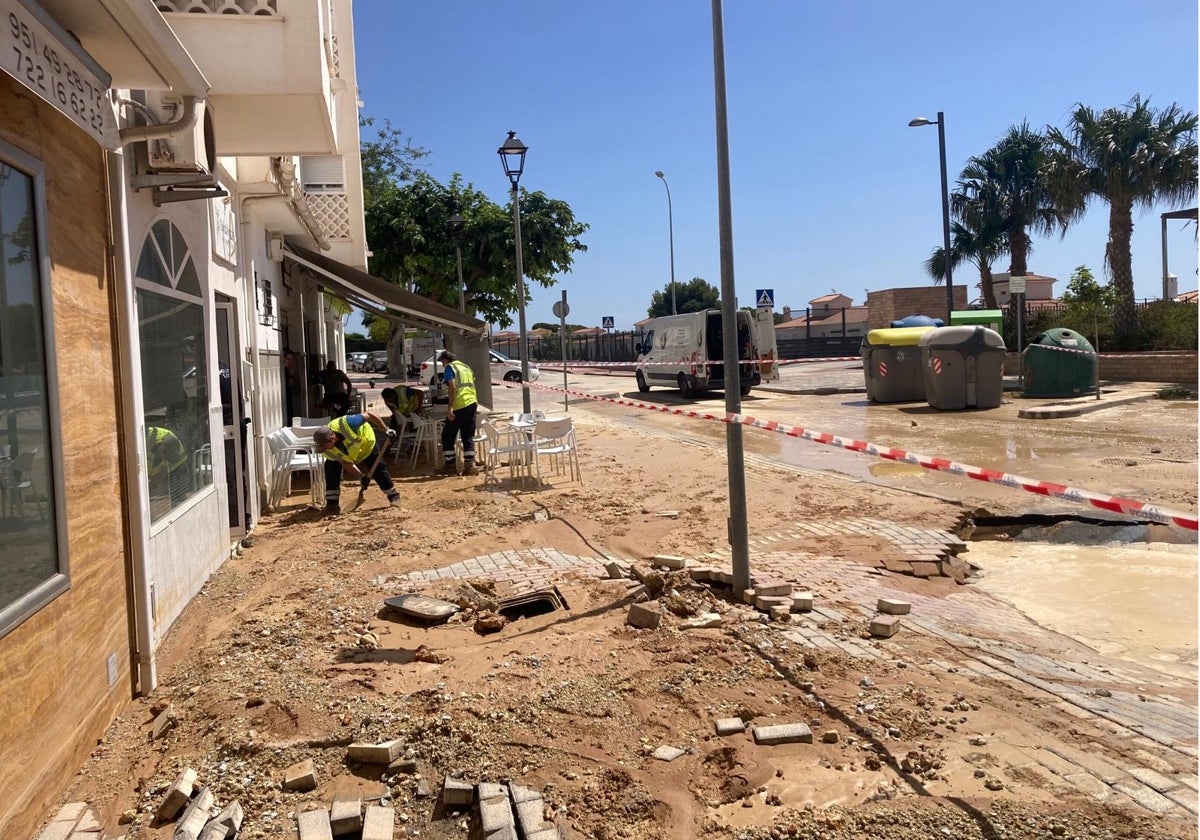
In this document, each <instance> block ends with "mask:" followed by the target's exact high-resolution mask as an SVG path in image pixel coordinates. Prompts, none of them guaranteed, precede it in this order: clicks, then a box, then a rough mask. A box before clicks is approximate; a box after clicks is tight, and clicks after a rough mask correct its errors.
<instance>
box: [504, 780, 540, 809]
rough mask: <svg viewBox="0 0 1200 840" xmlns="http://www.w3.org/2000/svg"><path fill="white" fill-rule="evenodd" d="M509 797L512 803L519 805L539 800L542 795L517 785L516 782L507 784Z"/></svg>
mask: <svg viewBox="0 0 1200 840" xmlns="http://www.w3.org/2000/svg"><path fill="white" fill-rule="evenodd" d="M508 791H509V795H510V796H511V797H512V801H513V802H515V803H517V804H518V805H520V804H521V803H522V802H529V801H531V800H534V799H541V798H542V795H541V794H540V793H538V792H537V791H536V790H534V789H533V788H527V787H525V786H524V785H519V784H517V783H516V782H509V783H508Z"/></svg>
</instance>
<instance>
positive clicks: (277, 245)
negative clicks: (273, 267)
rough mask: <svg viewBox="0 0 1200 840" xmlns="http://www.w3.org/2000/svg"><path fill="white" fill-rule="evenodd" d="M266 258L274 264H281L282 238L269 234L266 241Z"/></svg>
mask: <svg viewBox="0 0 1200 840" xmlns="http://www.w3.org/2000/svg"><path fill="white" fill-rule="evenodd" d="M267 256H268V257H270V258H271V260H272V261H274V262H283V237H282V236H278V235H276V234H271V236H270V237H269V238H268V239H267Z"/></svg>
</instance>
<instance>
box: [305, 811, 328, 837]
mask: <svg viewBox="0 0 1200 840" xmlns="http://www.w3.org/2000/svg"><path fill="white" fill-rule="evenodd" d="M296 828H297V830H298V832H299V834H300V840H333V831H332V829H330V827H329V812H328V811H326V810H325V809H324V808H317V809H316V810H314V811H304V812H302V813H299V814H297V815H296Z"/></svg>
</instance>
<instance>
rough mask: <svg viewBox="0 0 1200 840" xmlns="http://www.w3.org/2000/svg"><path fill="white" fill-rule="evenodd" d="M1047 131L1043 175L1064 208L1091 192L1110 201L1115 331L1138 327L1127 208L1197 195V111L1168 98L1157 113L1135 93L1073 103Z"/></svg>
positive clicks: (1128, 332)
mask: <svg viewBox="0 0 1200 840" xmlns="http://www.w3.org/2000/svg"><path fill="white" fill-rule="evenodd" d="M1048 136H1049V141H1050V144H1051V149H1052V154H1051V156H1050V159H1049V161H1048V165H1047V168H1046V172H1047V178H1048V181H1049V183H1050V185H1051V187H1052V188H1053V189H1054V191H1055V195H1056V197H1057V199H1058V201H1059V204H1060V206H1061V207H1062V208H1063V209H1064V211H1065V212H1067V213H1069V214H1070V216H1071V218H1079V217H1081V216H1082V215H1083V213H1084V212H1085V210H1086V209H1087V202H1088V200H1089V199H1090V198H1091V197H1093V196H1096V197H1098V198H1101V199H1103V200H1104V201H1106V202H1108V243H1107V245H1106V246H1105V249H1104V264H1105V267H1106V268H1107V270H1108V274H1109V276H1110V277H1111V278H1112V284H1113V287H1114V289H1115V290H1116V295H1117V303H1116V310H1115V312H1114V328H1115V330H1116V335H1117V338H1118V340H1122V339H1127V338H1129V337H1131V336H1133V334H1134V332H1135V331H1136V329H1137V309H1136V307H1135V302H1134V293H1133V257H1132V253H1131V250H1130V242H1131V240H1132V238H1133V208H1134V207H1139V208H1145V209H1149V208H1151V207H1153V206H1154V205H1155V203H1156V202H1159V201H1161V202H1165V203H1166V204H1167V205H1169V206H1176V205H1180V204H1183V203H1186V202H1190V201H1193V200H1195V198H1196V177H1197V149H1196V115H1195V114H1194V113H1191V112H1185V111H1184V110H1183V109H1182V108H1180V107H1179V105H1177V104H1174V103H1173V104H1172V105H1171V106H1170V107H1168V108H1166V109H1164V110H1162V111H1160V112H1156V111H1155V110H1154V109H1152V108H1151V107H1150V101H1149V100H1148V99H1146V100H1143V99H1142V97H1141V95H1140V94H1139V95H1135V96H1134V97H1133V99H1131V100H1130V101H1129V103H1128V104H1127V105H1126V106H1124V107H1118V108H1107V109H1105V110H1103V111H1095V110H1093V109H1092V108H1089V107H1087V106H1085V105H1083V104H1079V105H1076V106H1075V110H1074V111H1072V113H1071V118H1070V121H1069V123H1068V125H1067V129H1066V130H1065V131H1060V130H1058V129H1056V128H1050V129H1048Z"/></svg>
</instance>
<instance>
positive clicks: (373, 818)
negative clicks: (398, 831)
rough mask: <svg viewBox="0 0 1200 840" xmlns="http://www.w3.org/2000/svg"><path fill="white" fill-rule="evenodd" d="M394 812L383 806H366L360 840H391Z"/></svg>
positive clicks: (394, 818)
mask: <svg viewBox="0 0 1200 840" xmlns="http://www.w3.org/2000/svg"><path fill="white" fill-rule="evenodd" d="M395 823H396V811H395V809H394V808H389V807H387V806H385V805H368V806H367V807H366V811H365V812H364V814H363V830H362V840H392V835H393V834H394V833H395V832H394V830H393V826H394V825H395Z"/></svg>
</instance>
